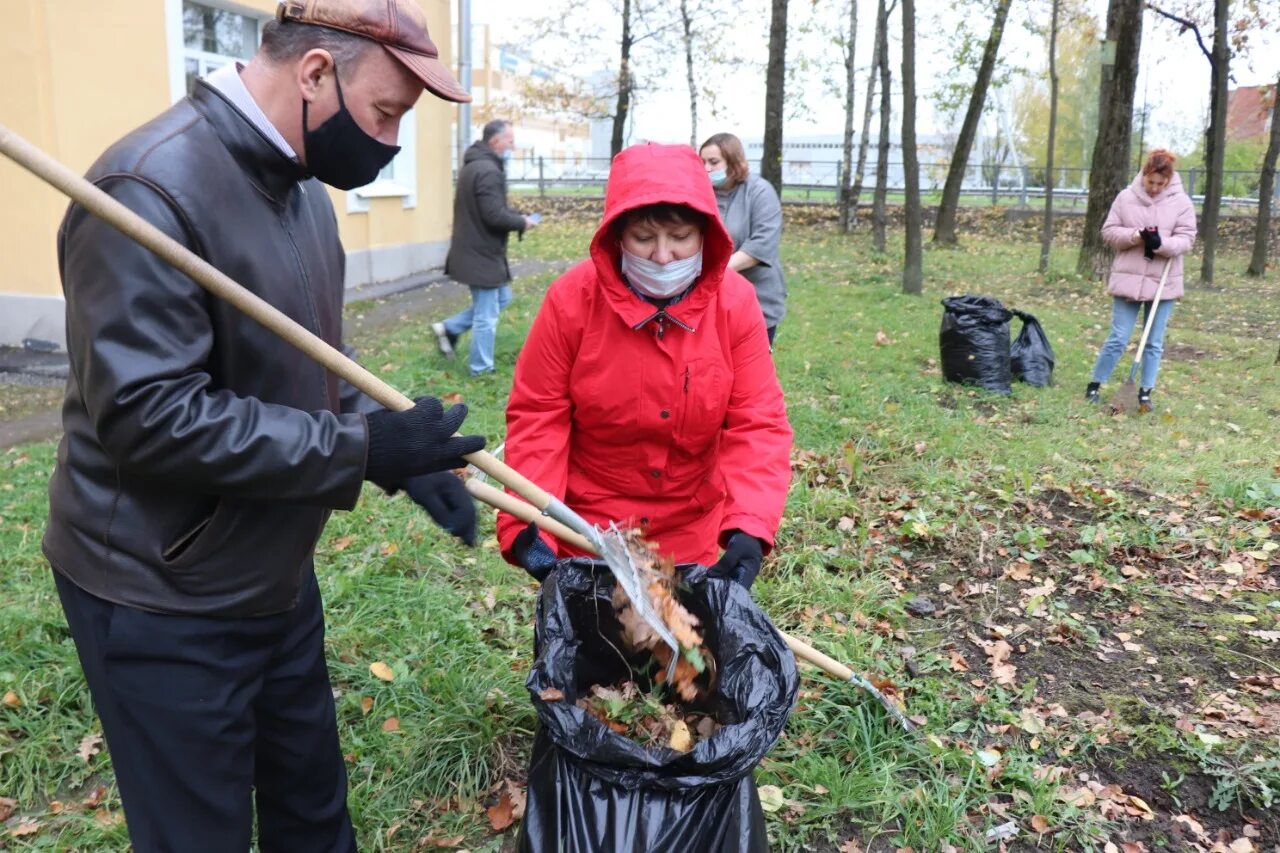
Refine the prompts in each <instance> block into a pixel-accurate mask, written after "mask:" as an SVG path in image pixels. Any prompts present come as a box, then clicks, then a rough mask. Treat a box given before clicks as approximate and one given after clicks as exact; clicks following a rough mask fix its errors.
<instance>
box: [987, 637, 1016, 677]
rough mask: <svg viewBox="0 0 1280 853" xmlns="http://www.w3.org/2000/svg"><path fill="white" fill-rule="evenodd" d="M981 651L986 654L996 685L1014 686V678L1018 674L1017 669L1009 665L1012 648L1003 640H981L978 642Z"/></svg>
mask: <svg viewBox="0 0 1280 853" xmlns="http://www.w3.org/2000/svg"><path fill="white" fill-rule="evenodd" d="M980 645H981V646H982V650H983V651H985V652H986V653H987V657H988V658H989V659H990V660H989V662H990V664H991V675H992V677H994V678H995V680H996V683H997V684H1003V685H1005V686H1006V687H1013V686H1015V684H1016V682H1015V681H1014V677H1015V676H1016V675H1017V673H1018V668H1017V667H1016V666H1014V665H1013V664H1011V663H1009V655H1010V654H1012V653H1013V646H1011V645H1009V644H1008V643H1007V642H1005V641H1004V640H995V641H994V642H993V641H989V640H983V641H981V642H980Z"/></svg>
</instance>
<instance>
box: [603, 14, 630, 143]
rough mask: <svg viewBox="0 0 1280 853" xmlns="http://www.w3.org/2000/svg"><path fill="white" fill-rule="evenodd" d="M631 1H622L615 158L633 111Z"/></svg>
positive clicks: (611, 140)
mask: <svg viewBox="0 0 1280 853" xmlns="http://www.w3.org/2000/svg"><path fill="white" fill-rule="evenodd" d="M631 41H632V36H631V0H622V57H621V60H620V61H619V62H618V103H617V106H616V107H615V108H614V111H613V137H612V138H611V139H610V140H609V151H610V154H611V155H612V156H614V157H617V156H618V152H619V151H621V150H622V143H623V140H624V139H625V134H626V127H627V113H628V112H629V111H630V109H631Z"/></svg>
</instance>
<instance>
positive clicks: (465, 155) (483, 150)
mask: <svg viewBox="0 0 1280 853" xmlns="http://www.w3.org/2000/svg"><path fill="white" fill-rule="evenodd" d="M486 157H487V158H489V159H490V160H492V161H493V162H495V163H497V164H498V165H499V166H501V165H502V158H501V157H499V156H498V155H497V154H495V153H493V149H492V148H490V147H489V143H487V142H485V141H484V140H483V139H477V140H476V141H475V142H473V143H471V145H469V146H468V147H467V150H466V151H464V152H462V163H463V165H466V164H467V163H474V162H475V161H476V160H481V159H483V158H486Z"/></svg>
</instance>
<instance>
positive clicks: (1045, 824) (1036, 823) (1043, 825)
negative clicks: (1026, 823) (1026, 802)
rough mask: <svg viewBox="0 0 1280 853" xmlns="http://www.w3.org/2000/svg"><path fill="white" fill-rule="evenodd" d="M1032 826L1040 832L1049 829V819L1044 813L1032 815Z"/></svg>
mask: <svg viewBox="0 0 1280 853" xmlns="http://www.w3.org/2000/svg"><path fill="white" fill-rule="evenodd" d="M1031 828H1032V829H1033V830H1035V831H1036V832H1037V833H1039V834H1043V833H1046V832H1048V831H1049V819H1048V818H1047V817H1045V816H1044V815H1042V814H1037V815H1032V816H1031Z"/></svg>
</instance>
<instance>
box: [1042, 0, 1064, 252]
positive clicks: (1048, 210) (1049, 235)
mask: <svg viewBox="0 0 1280 853" xmlns="http://www.w3.org/2000/svg"><path fill="white" fill-rule="evenodd" d="M1061 5H1062V0H1053V12H1052V13H1051V15H1050V21H1049V144H1048V146H1047V148H1046V151H1045V157H1044V225H1043V226H1042V227H1041V230H1040V274H1041V275H1044V274H1045V273H1047V272H1048V271H1049V249H1050V248H1052V246H1053V143H1054V138H1055V136H1056V135H1057V133H1058V12H1059V11H1060V7H1061Z"/></svg>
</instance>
